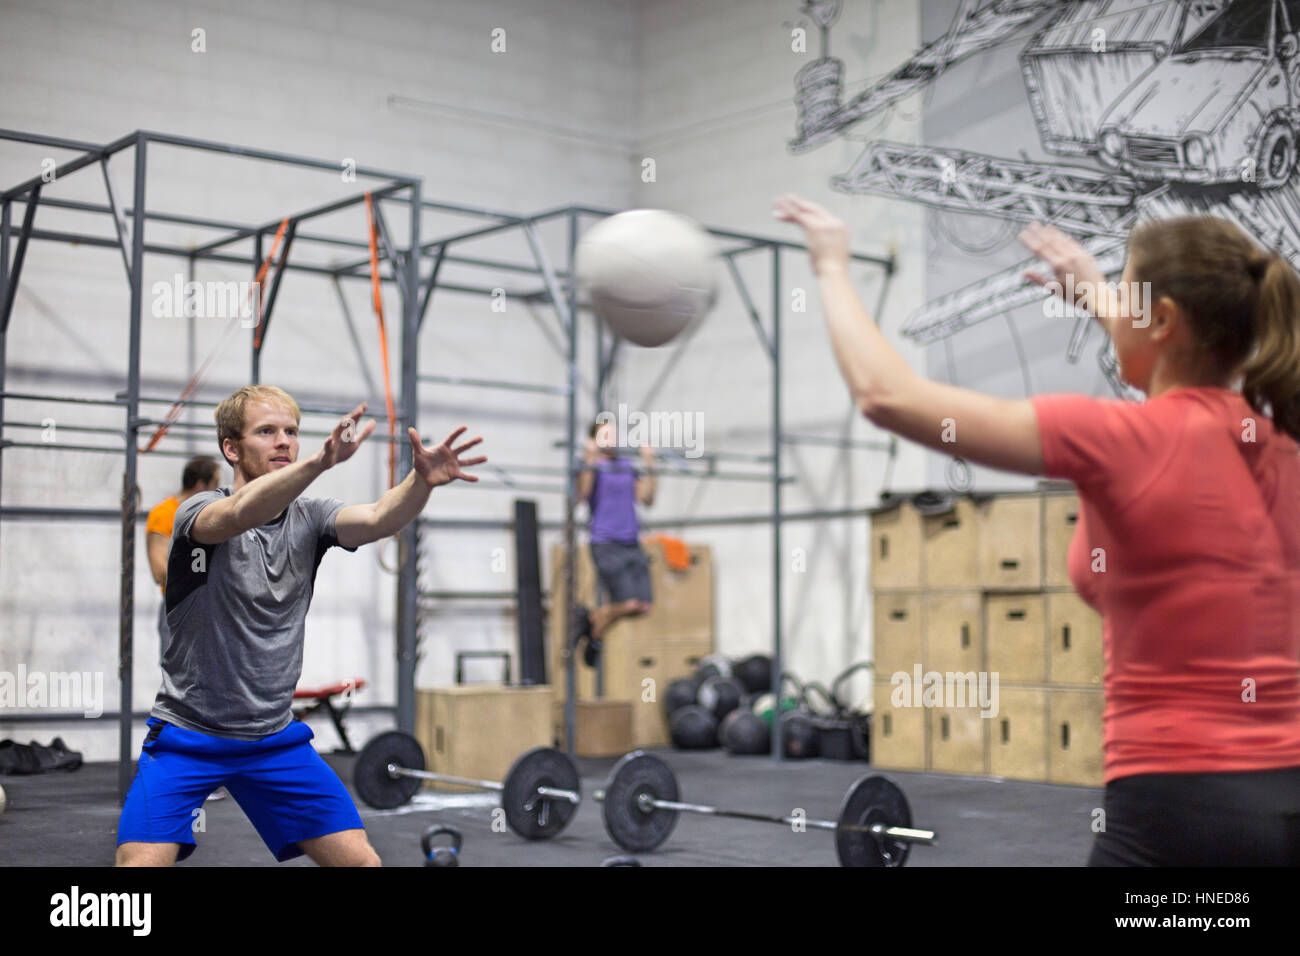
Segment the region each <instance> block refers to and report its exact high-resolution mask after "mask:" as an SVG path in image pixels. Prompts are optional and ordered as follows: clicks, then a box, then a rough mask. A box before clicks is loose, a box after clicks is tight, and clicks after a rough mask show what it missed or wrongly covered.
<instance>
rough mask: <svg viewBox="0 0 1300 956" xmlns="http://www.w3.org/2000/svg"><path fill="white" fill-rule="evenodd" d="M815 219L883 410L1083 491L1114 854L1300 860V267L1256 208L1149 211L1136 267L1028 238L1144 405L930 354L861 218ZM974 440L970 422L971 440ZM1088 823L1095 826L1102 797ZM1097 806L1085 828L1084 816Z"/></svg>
mask: <svg viewBox="0 0 1300 956" xmlns="http://www.w3.org/2000/svg"><path fill="white" fill-rule="evenodd" d="M774 214H775V215H776V216H777V218H779V219H783V220H785V221H788V222H793V223H796V224H797V225H799V226H800V227H802V228H803V230H804V232H805V234H806V237H807V246H808V251H809V255H810V258H811V260H812V266H813V270H814V271H815V272H816V274H817V279H818V284H819V286H820V289H821V295H822V304H823V308H824V310H825V314H826V321H827V325H828V326H829V330H830V337H831V342H832V345H833V347H834V350H835V356H836V359H837V361H838V362H839V366H840V370H841V372H842V374H843V376H844V378H845V380H846V381H847V383H848V385H849V387H850V391H851V393H852V396H853V399H854V401H855V403H856V405H857V407H858V408H859V409H860V410H861V412H862V413H863V415H865V416H866V417H867V418H868V419H870V420H871V421H872V422H873V423H875V424H876V425H878V426H880V427H881V428H885V429H888V430H890V431H892V432H895V433H897V434H899V435H902V436H903V437H905V438H910V439H912V440H913V441H916V442H919V443H921V444H923V445H926V446H927V447H930V448H933V449H936V450H938V451H942V452H944V453H945V454H949V455H955V456H960V457H962V458H964V459H968V460H970V461H974V462H978V463H980V464H984V465H988V466H991V467H993V468H998V469H1002V470H1005V471H1012V472H1019V473H1021V474H1027V475H1047V476H1051V477H1056V478H1066V479H1069V480H1070V481H1072V482H1074V484H1075V485H1076V486H1077V488H1078V492H1079V501H1080V514H1079V522H1078V524H1077V526H1076V530H1075V535H1074V540H1073V541H1072V542H1071V546H1070V554H1069V572H1070V579H1071V581H1072V583H1073V584H1074V586H1075V589H1076V590H1077V591H1078V592H1079V594H1080V596H1081V597H1082V598H1083V599H1084V600H1085V601H1087V602H1088V603H1089V604H1090V605H1091V606H1092V607H1094V608H1095V609H1097V610H1098V611H1099V612H1100V613H1101V616H1102V622H1103V630H1102V641H1103V645H1102V646H1103V652H1104V655H1105V678H1104V683H1103V691H1104V696H1105V715H1104V720H1105V729H1104V738H1103V748H1104V756H1105V763H1104V767H1105V773H1104V778H1105V785H1106V791H1105V816H1104V829H1103V830H1102V831H1101V832H1098V833H1097V835H1096V838H1095V840H1094V843H1093V849H1092V853H1091V855H1090V857H1089V860H1088V863H1089V865H1092V866H1109V865H1146V866H1196V865H1218V866H1223V865H1237V866H1259V865H1273V866H1277V865H1284V866H1300V506H1297V502H1298V501H1300V446H1298V445H1297V442H1296V440H1297V438H1300V277H1297V275H1296V273H1295V271H1294V270H1293V269H1292V267H1291V265H1290V263H1288V262H1287V261H1286V260H1285V259H1283V258H1282V257H1281V256H1279V255H1277V254H1275V253H1272V252H1268V251H1265V250H1264V249H1261V248H1260V247H1259V246H1258V245H1257V244H1256V243H1255V242H1254V241H1253V240H1252V239H1251V238H1250V237H1249V236H1247V235H1246V233H1244V232H1243V231H1242V230H1241V229H1240V228H1239V227H1237V226H1236V225H1235V224H1233V223H1231V222H1229V221H1227V220H1224V219H1214V218H1210V217H1181V218H1174V219H1168V220H1158V221H1151V222H1146V223H1143V224H1141V225H1139V226H1138V227H1136V228H1135V229H1134V230H1133V231H1132V232H1131V234H1130V235H1129V237H1128V260H1127V262H1126V264H1125V268H1124V274H1123V277H1122V279H1121V281H1120V284H1119V286H1118V287H1111V286H1109V285H1108V284H1107V282H1106V278H1105V275H1104V274H1103V273H1102V271H1101V269H1100V267H1099V266H1098V264H1097V262H1096V261H1095V260H1094V259H1093V258H1092V256H1090V255H1089V254H1088V253H1087V252H1086V251H1085V250H1084V249H1083V247H1082V246H1081V245H1080V244H1079V243H1077V242H1075V241H1074V240H1073V239H1071V238H1069V237H1068V236H1066V235H1065V234H1064V233H1062V232H1060V231H1059V230H1057V229H1055V228H1053V227H1049V226H1043V225H1039V224H1035V225H1032V226H1030V227H1029V228H1028V229H1026V230H1025V231H1024V232H1023V233H1022V234H1021V237H1020V238H1021V241H1022V242H1023V243H1024V244H1025V245H1026V246H1027V247H1028V248H1029V249H1030V251H1031V252H1033V253H1034V254H1035V255H1036V256H1038V257H1039V258H1040V259H1042V260H1043V261H1044V262H1045V263H1047V265H1048V267H1049V268H1050V269H1051V271H1052V273H1053V274H1052V275H1051V276H1048V275H1042V274H1038V273H1026V278H1027V279H1029V280H1030V281H1032V282H1035V283H1037V284H1039V285H1042V286H1044V287H1046V288H1047V289H1048V291H1049V292H1051V293H1053V294H1056V295H1060V296H1062V297H1065V296H1068V295H1070V291H1071V290H1073V292H1074V295H1073V296H1071V304H1073V305H1076V306H1077V305H1082V306H1083V307H1084V308H1086V309H1087V310H1088V311H1090V312H1092V314H1093V315H1094V316H1095V317H1096V319H1097V321H1098V322H1099V323H1100V324H1101V325H1102V326H1103V328H1104V329H1105V330H1106V332H1107V334H1108V335H1109V336H1110V337H1111V339H1112V340H1113V341H1114V345H1115V352H1116V357H1117V358H1118V360H1119V369H1120V375H1121V377H1122V378H1123V380H1124V381H1125V382H1127V383H1128V384H1129V385H1131V386H1133V387H1134V388H1136V389H1139V390H1140V391H1142V392H1144V393H1145V394H1146V396H1147V400H1146V401H1145V402H1143V403H1133V402H1125V401H1119V400H1115V399H1097V398H1090V397H1087V396H1083V395H1062V394H1057V395H1037V396H1034V397H1033V398H1030V399H1022V400H1007V399H1002V398H996V397H994V396H991V395H983V394H980V393H979V392H974V391H971V390H968V389H962V388H955V387H953V386H950V385H944V384H942V383H939V382H932V381H929V380H927V379H925V378H922V377H921V376H919V375H916V374H915V373H913V372H912V370H911V369H909V368H908V367H907V365H906V363H905V362H904V361H903V359H902V357H901V356H900V355H899V354H898V352H896V351H895V350H894V349H893V347H891V346H890V345H889V343H888V342H887V341H886V340H885V338H884V336H883V335H882V334H881V333H880V331H879V330H878V329H877V328H876V326H875V324H874V323H873V322H872V321H871V318H870V317H869V316H868V314H867V312H866V311H865V309H864V308H863V307H862V304H861V302H860V301H859V299H858V297H857V295H856V294H855V292H854V290H853V286H852V284H851V282H850V280H849V274H848V262H849V260H848V230H847V229H846V228H845V226H844V223H842V222H841V221H840V220H839V219H837V218H836V217H835V216H833V215H832V214H831V213H829V212H828V211H827V210H825V209H823V208H822V207H821V206H819V205H817V204H816V203H812V202H808V201H806V200H804V199H801V198H799V197H797V196H786V197H782V198H781V199H778V200H777V202H776V207H775V210H774ZM953 439H955V440H953ZM1088 823H1091V815H1090V816H1089V820H1088ZM1081 825H1085V824H1084V823H1083V822H1082V821H1081Z"/></svg>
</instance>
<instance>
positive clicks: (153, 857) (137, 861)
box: [113, 842, 180, 866]
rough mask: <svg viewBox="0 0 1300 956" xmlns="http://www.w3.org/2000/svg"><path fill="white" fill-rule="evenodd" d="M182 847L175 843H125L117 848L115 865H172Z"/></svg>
mask: <svg viewBox="0 0 1300 956" xmlns="http://www.w3.org/2000/svg"><path fill="white" fill-rule="evenodd" d="M179 851H180V847H179V846H178V845H177V844H175V843H136V842H130V843H123V844H121V845H120V846H118V848H117V855H116V857H115V858H114V860H113V865H114V866H171V865H172V864H174V863H175V862H176V856H177V854H178V853H179Z"/></svg>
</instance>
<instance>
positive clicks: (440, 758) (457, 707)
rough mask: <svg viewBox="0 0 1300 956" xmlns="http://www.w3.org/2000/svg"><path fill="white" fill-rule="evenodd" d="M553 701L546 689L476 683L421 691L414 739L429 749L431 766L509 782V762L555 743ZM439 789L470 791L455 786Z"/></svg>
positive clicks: (454, 773)
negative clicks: (550, 721) (549, 719)
mask: <svg viewBox="0 0 1300 956" xmlns="http://www.w3.org/2000/svg"><path fill="white" fill-rule="evenodd" d="M550 703H551V695H550V693H549V690H548V688H545V687H502V686H499V685H491V684H475V685H472V686H458V687H442V688H438V689H430V690H419V691H417V692H416V695H415V737H416V739H417V740H419V741H420V746H421V747H423V748H424V757H425V765H426V769H428V770H432V771H435V772H436V773H445V774H449V775H451V776H454V777H469V778H471V779H477V780H504V779H505V777H506V773H507V772H508V771H509V770H510V765H511V764H513V763H514V762H515V760H516V759H518V758H519V756H520V755H521V754H523V753H524V752H525V751H528V750H531V749H532V748H534V747H546V746H550V744H551V734H550V728H549V726H548V725H547V716H548V712H549V708H550ZM426 786H429V784H427V783H426ZM437 787H438V789H452V790H463V789H465V788H463V787H459V786H453V785H451V784H438V785H437Z"/></svg>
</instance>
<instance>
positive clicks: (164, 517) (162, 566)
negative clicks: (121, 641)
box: [145, 455, 221, 656]
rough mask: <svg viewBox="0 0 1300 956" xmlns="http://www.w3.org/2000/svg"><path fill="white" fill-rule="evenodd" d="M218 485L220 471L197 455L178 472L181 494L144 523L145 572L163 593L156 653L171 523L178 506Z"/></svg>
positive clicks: (161, 620)
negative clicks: (179, 474)
mask: <svg viewBox="0 0 1300 956" xmlns="http://www.w3.org/2000/svg"><path fill="white" fill-rule="evenodd" d="M220 484H221V471H220V468H219V466H218V465H217V461H216V459H215V458H211V457H209V456H207V455H199V456H198V457H196V458H191V459H190V460H189V461H187V462H186V463H185V470H184V471H182V472H181V490H180V491H178V492H177V493H176V494H174V495H172V496H171V497H169V498H164V499H163V500H162V501H160V502H159V503H158V504H157V505H155V506H154V507H153V509H152V510H151V511H150V512H149V519H148V521H146V522H145V542H146V550H147V552H148V554H149V570H150V571H152V572H153V579H154V580H155V581H157V582H158V587H159V589H161V591H162V593H163V597H164V600H163V602H162V603H161V604H159V605H158V640H159V645H158V653H159V655H160V656H161V654H162V652H163V651H164V650H166V648H167V641H168V639H169V638H168V633H167V602H166V600H165V598H166V595H167V552H168V550H169V549H170V548H171V545H172V521H173V519H175V517H176V509H177V508H179V507H180V506H181V502H183V501H185V500H187V499H189V498H192V497H193V496H194V495H197V494H198V493H199V492H200V491H216V489H217V488H218V487H219V486H220Z"/></svg>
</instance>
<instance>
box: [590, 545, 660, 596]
mask: <svg viewBox="0 0 1300 956" xmlns="http://www.w3.org/2000/svg"><path fill="white" fill-rule="evenodd" d="M591 560H592V561H593V562H594V563H595V565H596V570H597V571H598V572H599V573H600V582H601V584H603V585H604V586H605V590H607V591H608V592H609V599H610V601H612V602H613V603H615V604H618V603H620V602H622V601H645V602H646V603H647V604H648V603H650V602H651V601H652V600H653V598H652V597H651V595H650V559H649V558H647V557H646V554H645V552H644V551H642V550H641V545H639V544H637V543H636V542H635V541H632V542H623V541H593V542H591Z"/></svg>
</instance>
